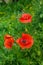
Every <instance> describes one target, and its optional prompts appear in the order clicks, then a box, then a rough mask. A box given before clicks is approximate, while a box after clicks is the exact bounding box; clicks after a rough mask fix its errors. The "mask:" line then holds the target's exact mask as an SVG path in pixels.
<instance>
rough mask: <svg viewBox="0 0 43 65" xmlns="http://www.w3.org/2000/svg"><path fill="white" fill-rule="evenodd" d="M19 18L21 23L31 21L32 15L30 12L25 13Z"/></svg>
mask: <svg viewBox="0 0 43 65" xmlns="http://www.w3.org/2000/svg"><path fill="white" fill-rule="evenodd" d="M19 20H20V22H21V23H30V22H31V21H32V16H31V15H30V14H27V13H24V14H22V16H21V17H20V19H19Z"/></svg>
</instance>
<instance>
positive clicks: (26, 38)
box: [16, 33, 34, 49]
mask: <svg viewBox="0 0 43 65" xmlns="http://www.w3.org/2000/svg"><path fill="white" fill-rule="evenodd" d="M16 42H17V44H18V45H19V46H20V47H21V48H22V49H25V48H31V47H32V45H33V43H34V40H33V38H32V36H31V35H29V34H24V33H23V34H22V37H21V38H18V39H17V40H16Z"/></svg>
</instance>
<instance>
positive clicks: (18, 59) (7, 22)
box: [0, 0, 43, 65]
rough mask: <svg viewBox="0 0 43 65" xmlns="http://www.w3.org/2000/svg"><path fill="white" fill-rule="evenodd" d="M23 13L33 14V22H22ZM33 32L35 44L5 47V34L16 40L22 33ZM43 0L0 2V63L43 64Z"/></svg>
mask: <svg viewBox="0 0 43 65" xmlns="http://www.w3.org/2000/svg"><path fill="white" fill-rule="evenodd" d="M22 13H30V14H31V15H32V23H28V24H22V23H20V22H19V17H20V16H21V14H22ZM23 32H24V33H28V34H31V35H32V36H33V38H34V45H33V46H32V48H30V49H24V50H22V49H21V48H20V47H19V46H18V45H17V44H16V43H14V46H13V48H12V49H10V50H8V49H6V48H5V47H4V35H5V34H7V33H8V34H10V35H12V36H13V37H14V38H15V40H16V39H17V38H19V37H20V36H21V34H22V33H23ZM42 51H43V0H18V1H15V2H13V3H10V4H6V3H4V2H3V3H0V65H43V56H42V55H43V52H42Z"/></svg>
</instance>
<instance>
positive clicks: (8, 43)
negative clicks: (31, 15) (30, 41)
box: [4, 34, 14, 48]
mask: <svg viewBox="0 0 43 65" xmlns="http://www.w3.org/2000/svg"><path fill="white" fill-rule="evenodd" d="M4 40H5V42H4V46H5V47H6V48H12V46H13V43H14V39H13V37H12V36H10V35H8V34H7V35H5V37H4Z"/></svg>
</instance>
